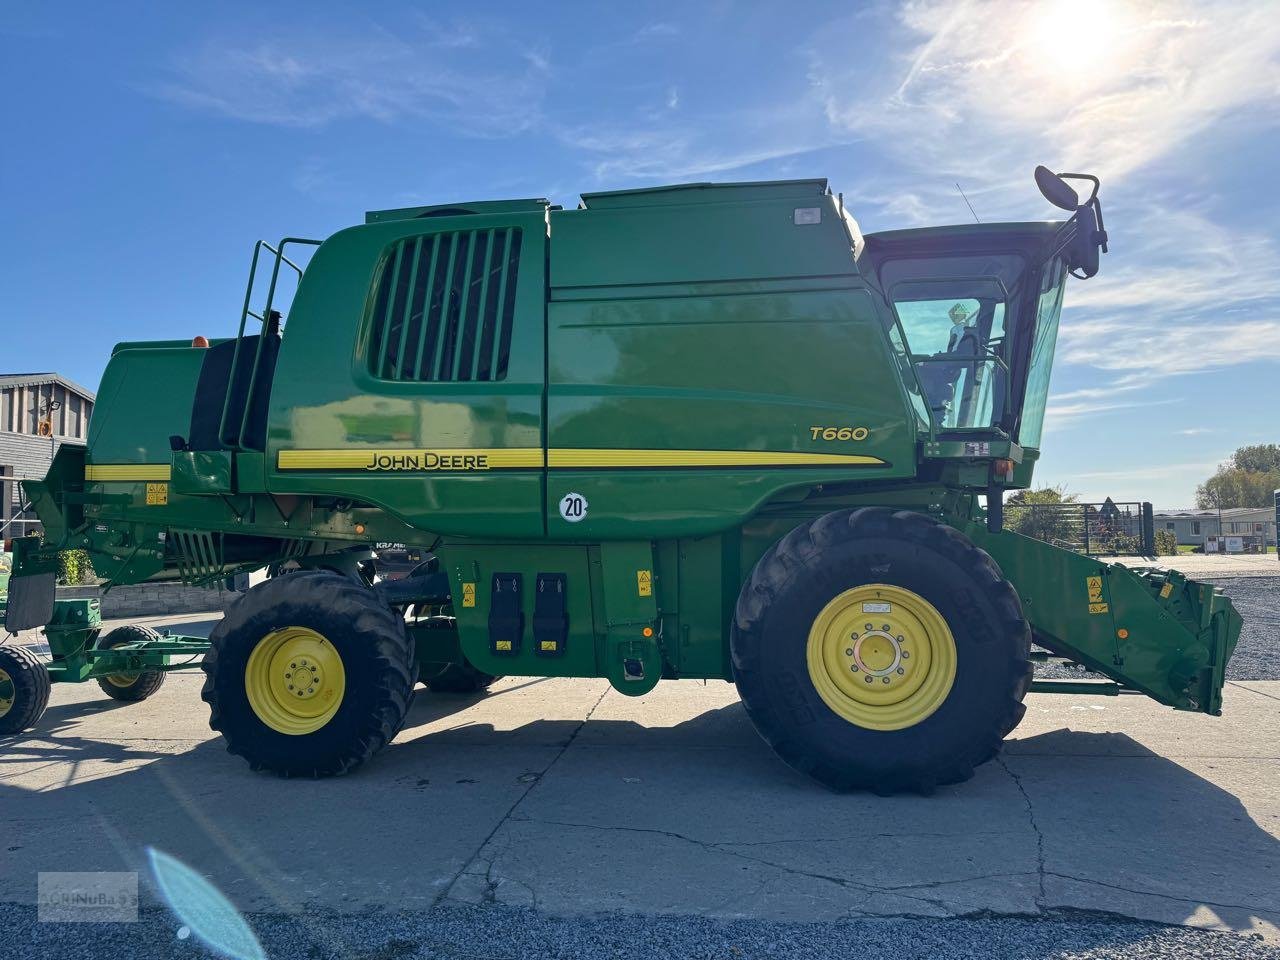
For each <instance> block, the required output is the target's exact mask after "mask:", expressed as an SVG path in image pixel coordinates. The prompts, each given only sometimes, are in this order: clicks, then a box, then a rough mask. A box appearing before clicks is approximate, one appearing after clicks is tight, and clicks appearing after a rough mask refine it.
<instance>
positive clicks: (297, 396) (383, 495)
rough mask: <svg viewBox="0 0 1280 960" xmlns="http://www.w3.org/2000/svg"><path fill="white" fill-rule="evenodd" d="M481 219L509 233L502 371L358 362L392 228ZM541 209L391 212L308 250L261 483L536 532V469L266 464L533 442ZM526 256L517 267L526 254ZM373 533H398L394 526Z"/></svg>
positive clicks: (426, 516)
mask: <svg viewBox="0 0 1280 960" xmlns="http://www.w3.org/2000/svg"><path fill="white" fill-rule="evenodd" d="M491 226H500V227H508V226H514V227H519V228H520V229H521V230H522V235H523V241H522V253H521V259H522V266H521V269H520V271H519V273H518V279H517V288H516V293H515V296H516V306H515V322H514V324H513V327H512V344H511V362H510V367H509V370H508V374H507V378H506V379H505V380H503V381H484V382H475V381H473V382H463V381H452V382H441V383H417V382H391V381H386V380H380V379H377V378H375V377H374V376H373V375H372V374H371V373H370V372H369V338H370V326H371V324H370V322H369V321H370V320H371V317H370V314H371V313H372V310H373V304H372V294H371V291H372V290H373V289H374V286H375V282H376V279H377V276H378V272H379V271H380V270H382V269H386V268H387V262H386V261H387V254H388V252H389V250H390V248H391V246H392V245H393V244H394V243H395V242H397V241H398V240H401V239H403V238H405V237H414V236H420V235H429V234H434V233H443V232H447V231H454V230H474V229H484V228H487V227H491ZM545 258H546V222H545V216H544V214H543V213H541V212H538V213H536V214H534V213H528V212H524V213H514V214H512V213H508V214H505V215H494V214H474V215H470V216H463V217H432V218H429V219H410V220H393V221H389V222H380V223H375V224H370V225H368V226H363V227H354V228H351V229H348V230H344V231H342V232H341V233H338V234H336V235H334V236H333V237H330V238H329V239H328V240H326V241H325V242H324V244H323V245H322V246H321V247H320V248H319V249H318V250H317V251H316V253H315V256H314V257H313V258H312V260H311V263H310V265H309V267H308V269H307V273H306V276H305V277H304V278H303V281H302V283H301V285H300V287H299V289H298V293H297V296H296V297H295V298H294V302H293V308H292V310H291V311H290V315H289V322H288V329H287V334H286V336H285V338H284V346H283V347H282V349H281V353H280V360H279V363H278V365H277V367H276V374H275V380H274V385H273V388H272V391H271V408H270V414H269V418H268V441H267V457H266V464H267V471H268V472H267V487H268V489H269V490H270V491H271V492H273V493H276V494H302V495H310V496H316V495H319V496H324V495H326V494H327V495H333V496H339V497H349V498H355V499H359V500H363V501H366V502H368V503H372V504H376V505H378V506H380V507H382V508H384V509H385V510H386V511H387V512H389V513H390V514H391V515H393V516H395V517H397V518H399V519H400V520H402V521H403V522H404V523H406V524H409V525H411V526H413V527H417V528H419V529H422V530H424V531H430V532H431V533H435V534H453V533H460V534H467V535H470V536H516V537H537V536H541V535H542V533H543V517H542V482H543V480H542V475H541V471H540V470H537V469H534V470H517V471H501V472H499V471H496V470H495V471H486V472H485V473H483V474H480V473H475V472H461V471H459V472H450V471H438V472H433V473H421V472H411V471H403V472H401V471H389V472H384V471H362V470H357V471H342V472H329V471H325V470H314V471H312V470H308V471H304V472H300V473H284V472H280V471H277V470H276V469H275V465H276V463H277V462H278V456H279V453H280V451H281V450H286V449H287V450H361V449H367V450H379V449H381V450H386V449H394V450H401V451H405V452H410V451H415V450H417V451H421V450H424V449H430V450H447V449H451V448H463V449H468V448H482V449H493V448H517V449H529V448H532V449H538V448H540V447H541V446H542V437H543V425H542V403H543V389H544V381H545V376H546V372H545V365H544V336H545V331H544V329H543V319H542V318H543V316H544V313H545V275H544V272H543V270H542V269H541V268H542V265H543V263H544V261H545ZM530 264H532V265H533V266H532V267H530V266H529V265H530ZM383 539H389V540H397V541H399V540H403V539H404V538H403V537H398V536H397V537H386V538H383Z"/></svg>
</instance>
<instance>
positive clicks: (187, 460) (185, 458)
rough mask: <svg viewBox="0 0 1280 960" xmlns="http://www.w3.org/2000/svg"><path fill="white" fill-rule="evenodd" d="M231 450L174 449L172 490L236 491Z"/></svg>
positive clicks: (185, 492)
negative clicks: (232, 472)
mask: <svg viewBox="0 0 1280 960" xmlns="http://www.w3.org/2000/svg"><path fill="white" fill-rule="evenodd" d="M233 456H234V455H233V454H232V452H231V451H230V450H175V451H174V453H173V460H172V466H171V467H170V471H169V479H170V481H171V483H172V487H171V488H170V492H171V493H174V494H180V495H187V496H216V495H219V494H224V493H234V492H235V487H234V486H233V485H232V483H231V468H232V458H233Z"/></svg>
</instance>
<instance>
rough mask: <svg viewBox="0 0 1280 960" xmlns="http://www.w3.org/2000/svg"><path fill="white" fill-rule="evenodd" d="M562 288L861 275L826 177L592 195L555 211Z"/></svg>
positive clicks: (555, 269)
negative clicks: (824, 178) (568, 208)
mask: <svg viewBox="0 0 1280 960" xmlns="http://www.w3.org/2000/svg"><path fill="white" fill-rule="evenodd" d="M551 237H552V240H551V287H552V291H553V293H552V296H553V297H555V296H561V295H562V294H561V293H559V292H558V291H563V290H566V289H568V288H579V289H585V288H590V287H617V286H628V285H641V284H663V285H665V284H673V283H722V282H727V281H746V282H753V283H754V282H761V281H766V280H771V279H783V278H789V279H792V280H794V279H797V278H803V277H834V276H856V275H857V266H856V264H855V260H854V253H853V250H854V246H855V243H856V241H855V239H854V237H853V234H852V233H851V228H850V225H849V223H848V222H847V221H846V219H845V217H844V215H843V211H842V210H841V209H840V208H839V207H838V205H837V201H836V198H835V197H833V196H832V195H831V194H830V193H829V192H828V191H827V181H826V180H822V179H820V180H775V181H763V182H760V183H690V184H678V185H674V186H664V187H649V188H645V189H640V190H616V191H610V192H608V193H584V194H582V206H581V207H579V208H578V209H577V210H554V209H553V210H552V211H551Z"/></svg>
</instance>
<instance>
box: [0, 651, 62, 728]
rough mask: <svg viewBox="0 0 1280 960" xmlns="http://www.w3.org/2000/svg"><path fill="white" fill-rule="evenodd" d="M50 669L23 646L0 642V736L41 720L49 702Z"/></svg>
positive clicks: (31, 725) (33, 724)
mask: <svg viewBox="0 0 1280 960" xmlns="http://www.w3.org/2000/svg"><path fill="white" fill-rule="evenodd" d="M49 691H50V679H49V669H48V668H47V667H46V666H45V665H44V661H43V660H41V659H40V658H39V657H38V656H36V654H34V653H32V652H31V651H30V650H28V649H27V648H26V647H17V646H12V645H10V644H5V645H3V646H0V736H8V735H10V734H15V733H21V732H22V731H23V730H28V729H30V728H31V727H34V726H35V725H36V724H37V723H39V722H40V718H41V717H42V716H44V711H45V708H46V707H47V706H49Z"/></svg>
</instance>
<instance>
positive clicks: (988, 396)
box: [894, 284, 1008, 429]
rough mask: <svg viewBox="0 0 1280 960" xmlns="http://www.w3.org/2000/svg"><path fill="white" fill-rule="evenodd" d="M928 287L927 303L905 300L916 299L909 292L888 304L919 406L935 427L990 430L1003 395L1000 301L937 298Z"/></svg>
mask: <svg viewBox="0 0 1280 960" xmlns="http://www.w3.org/2000/svg"><path fill="white" fill-rule="evenodd" d="M909 286H910V287H912V288H914V287H916V286H918V285H915V284H912V285H909ZM933 286H935V288H934V289H933V290H931V291H930V292H929V296H930V299H927V300H916V299H907V298H908V297H911V296H915V295H918V293H916V292H914V291H913V290H908V291H905V292H903V291H895V293H896V294H897V296H896V297H895V299H894V309H895V310H897V312H898V318H899V320H900V321H901V323H902V330H903V334H904V336H905V337H906V341H907V348H908V352H909V355H910V358H911V362H912V364H913V365H914V367H915V370H916V376H917V378H918V379H919V382H920V388H921V390H922V391H923V393H924V400H925V403H926V405H927V406H928V408H929V410H930V412H931V414H932V415H933V421H934V423H936V424H937V425H938V426H939V427H943V428H947V429H956V428H966V429H974V428H983V427H991V426H994V425H995V424H996V423H997V422H998V421H999V419H1000V416H1001V415H1002V414H1003V412H1004V407H1005V400H1006V394H1007V381H1008V378H1007V377H1006V376H1005V372H1006V369H1007V367H1006V364H1005V362H1004V359H1003V357H1002V356H1001V354H1002V351H1003V347H1004V316H1005V302H1004V298H1003V296H1002V295H991V296H968V297H966V296H939V294H942V293H944V291H943V290H939V289H937V288H936V285H933ZM966 286H968V287H972V286H973V285H972V284H966ZM990 286H991V288H992V290H991V291H990V292H992V293H995V291H996V290H998V288H999V284H991V285H990ZM966 292H978V291H972V290H970V291H966Z"/></svg>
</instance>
